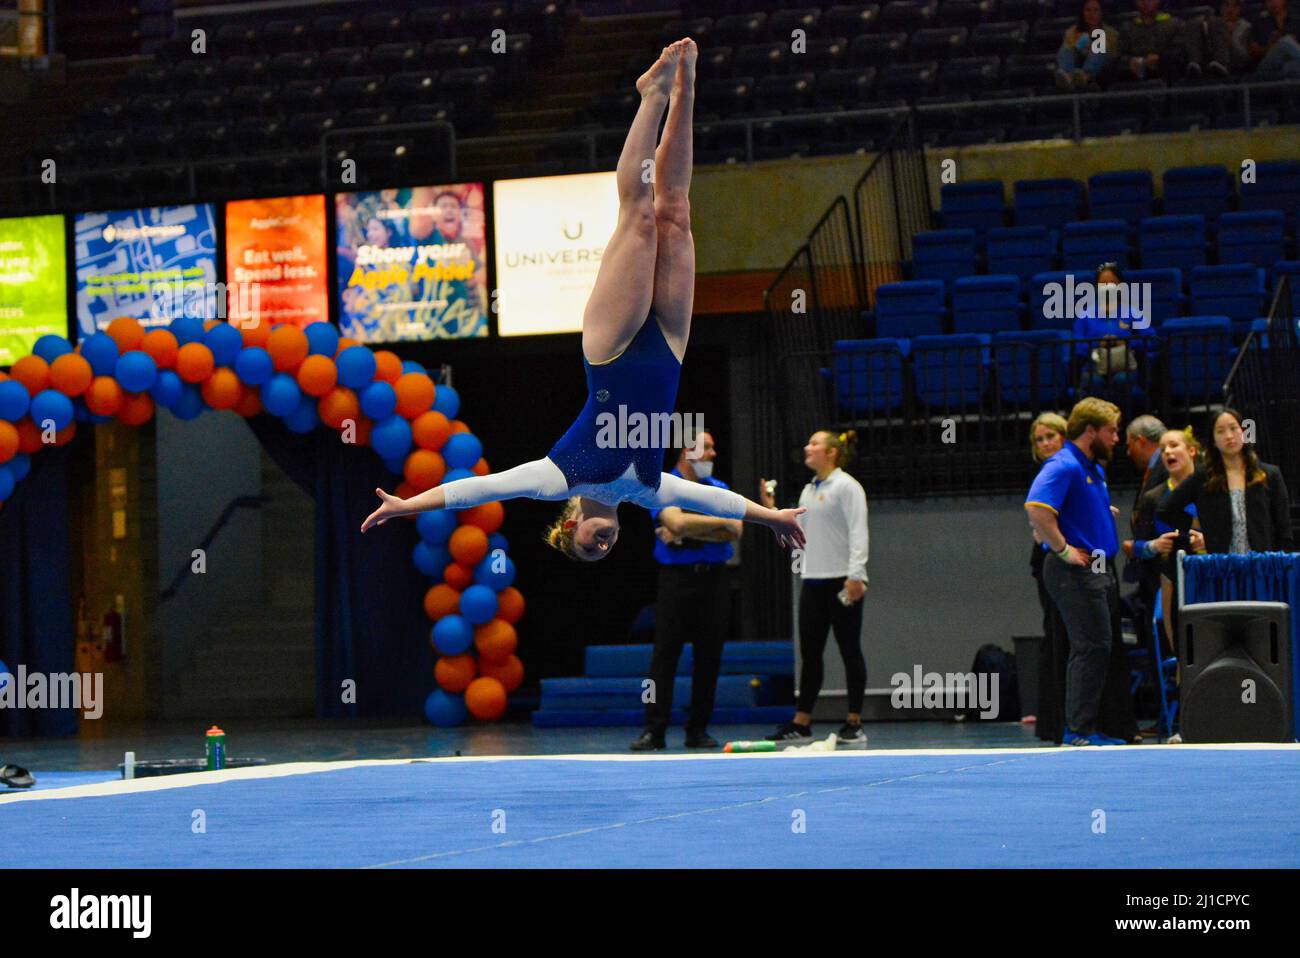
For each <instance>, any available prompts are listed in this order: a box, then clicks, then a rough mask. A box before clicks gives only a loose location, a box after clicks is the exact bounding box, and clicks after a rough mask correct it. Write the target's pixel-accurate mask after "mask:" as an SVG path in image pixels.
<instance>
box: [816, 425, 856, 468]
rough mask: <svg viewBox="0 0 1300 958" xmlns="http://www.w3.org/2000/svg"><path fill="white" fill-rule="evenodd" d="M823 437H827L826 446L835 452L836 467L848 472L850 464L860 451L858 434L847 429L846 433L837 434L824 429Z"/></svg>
mask: <svg viewBox="0 0 1300 958" xmlns="http://www.w3.org/2000/svg"><path fill="white" fill-rule="evenodd" d="M822 435H823V436H825V437H826V445H827V446H829V447H830V448H831V449H834V450H835V465H836V466H838V467H839V468H840V469H845V470H847V469H848V467H849V463H851V462H852V461H853V457H854V456H855V455H856V454H857V451H858V434H857V432H856V431H855V430H853V429H847V430H845V431H844V432H836V431H835V430H834V429H823V430H822Z"/></svg>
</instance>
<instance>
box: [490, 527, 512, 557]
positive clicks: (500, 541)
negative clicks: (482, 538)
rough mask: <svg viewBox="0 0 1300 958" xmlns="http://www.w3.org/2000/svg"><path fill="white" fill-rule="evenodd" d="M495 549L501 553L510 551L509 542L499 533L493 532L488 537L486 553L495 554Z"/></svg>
mask: <svg viewBox="0 0 1300 958" xmlns="http://www.w3.org/2000/svg"><path fill="white" fill-rule="evenodd" d="M497 549H500V550H501V551H502V552H508V551H509V549H510V542H509V540H507V539H506V537H505V536H503V535H502V534H501V533H499V532H494V533H492V535H490V536H488V552H495V551H496V550H497Z"/></svg>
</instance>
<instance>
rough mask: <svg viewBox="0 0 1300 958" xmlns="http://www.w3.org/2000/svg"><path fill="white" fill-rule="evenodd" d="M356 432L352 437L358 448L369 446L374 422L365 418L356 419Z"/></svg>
mask: <svg viewBox="0 0 1300 958" xmlns="http://www.w3.org/2000/svg"><path fill="white" fill-rule="evenodd" d="M356 422H357V432H356V435H355V436H354V437H353V438H354V439H355V440H356V443H357V445H358V446H368V445H370V433H371V432H372V431H373V430H374V428H375V421H374V420H373V419H370V418H368V417H366V416H358V417H357V420H356Z"/></svg>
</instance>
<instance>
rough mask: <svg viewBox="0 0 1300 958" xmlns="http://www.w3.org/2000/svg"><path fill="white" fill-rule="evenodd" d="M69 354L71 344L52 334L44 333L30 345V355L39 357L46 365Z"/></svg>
mask: <svg viewBox="0 0 1300 958" xmlns="http://www.w3.org/2000/svg"><path fill="white" fill-rule="evenodd" d="M70 352H72V343H70V342H68V341H67V340H66V339H64V338H63V337H62V336H56V335H55V334H54V333H46V334H45V335H44V336H42V337H41V338H40V339H38V340H36V342H35V343H34V344H33V345H32V354H33V355H36V356H40V357H41V359H43V360H45V361H46V362H47V363H52V362H54V360H56V359H58V358H59V357H60V356H65V355H67V354H68V353H70Z"/></svg>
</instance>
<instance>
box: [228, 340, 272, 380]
mask: <svg viewBox="0 0 1300 958" xmlns="http://www.w3.org/2000/svg"><path fill="white" fill-rule="evenodd" d="M235 375H236V376H238V377H239V381H240V382H242V383H244V384H246V385H249V386H264V385H266V384H267V383H269V382H270V381H271V377H272V376H274V375H275V362H274V361H273V360H272V359H271V354H270V353H268V352H267V351H266V350H265V349H263V348H262V347H261V346H249V347H248V348H247V349H244V350H240V353H239V355H238V356H236V357H235Z"/></svg>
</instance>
